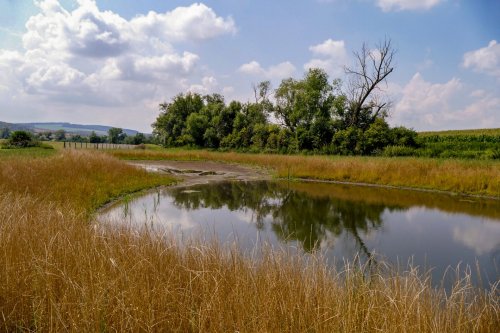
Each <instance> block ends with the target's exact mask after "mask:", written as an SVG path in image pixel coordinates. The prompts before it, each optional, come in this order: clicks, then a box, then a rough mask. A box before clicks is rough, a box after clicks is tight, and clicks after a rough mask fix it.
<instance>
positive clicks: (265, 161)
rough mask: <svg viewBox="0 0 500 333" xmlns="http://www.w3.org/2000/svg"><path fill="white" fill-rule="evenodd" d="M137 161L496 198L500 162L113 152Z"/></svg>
mask: <svg viewBox="0 0 500 333" xmlns="http://www.w3.org/2000/svg"><path fill="white" fill-rule="evenodd" d="M111 154H113V155H114V156H115V157H118V158H121V159H135V160H140V159H143V160H161V159H175V160H215V161H223V162H229V163H244V164H250V165H255V166H260V167H264V168H268V169H270V170H271V171H272V172H273V173H274V174H275V175H276V176H277V177H281V178H287V177H293V178H303V179H318V180H334V181H345V182H354V183H358V182H359V183H369V184H379V185H391V186H400V187H412V188H420V189H430V190H442V191H449V192H454V193H462V194H475V195H485V196H494V197H500V162H498V161H475V160H456V159H430V158H412V157H406V158H383V157H339V156H333V157H332V156H301V155H271V154H241V153H233V152H231V153H220V152H211V151H205V150H163V151H149V150H146V151H113V152H111Z"/></svg>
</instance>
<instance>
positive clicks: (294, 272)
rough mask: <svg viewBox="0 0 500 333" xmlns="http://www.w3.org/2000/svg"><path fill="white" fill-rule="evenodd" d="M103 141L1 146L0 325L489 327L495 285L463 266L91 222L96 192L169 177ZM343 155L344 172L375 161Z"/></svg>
mask: <svg viewBox="0 0 500 333" xmlns="http://www.w3.org/2000/svg"><path fill="white" fill-rule="evenodd" d="M109 153H110V152H108V153H104V152H95V151H92V152H89V151H85V150H71V151H70V150H68V151H62V152H61V151H57V153H56V154H54V155H52V156H46V157H44V158H25V157H26V156H25V157H22V156H21V157H17V158H16V157H11V158H6V159H3V158H0V267H1V268H2V269H1V270H0V281H2V283H1V284H0V331H5V332H11V331H23V332H24V331H26V332H61V331H63V332H64V331H74V332H82V331H100V332H107V331H134V332H136V331H149V332H164V331H172V332H221V331H239V332H304V331H314V332H376V331H383V332H400V331H404V332H497V329H498V327H499V325H500V304H499V302H498V285H495V286H493V287H492V288H491V289H490V290H483V289H476V288H474V287H473V286H472V284H471V282H470V279H469V276H468V275H462V277H461V278H460V279H458V280H457V282H456V284H455V286H454V288H453V289H452V290H451V291H448V292H445V291H444V290H442V289H434V288H433V287H432V282H431V281H430V278H429V275H428V274H425V272H422V271H419V270H418V269H417V268H412V267H408V268H406V269H395V268H391V267H389V266H386V265H381V266H379V267H378V268H377V269H376V270H373V271H371V273H370V275H369V277H368V275H367V269H368V268H367V267H361V266H359V265H357V264H353V263H346V265H345V266H344V268H343V269H341V270H338V271H335V270H332V269H330V268H327V267H326V265H325V264H324V263H323V262H322V259H321V258H319V257H314V256H312V257H311V258H310V260H308V261H307V262H306V261H304V260H302V259H300V258H298V257H295V256H293V255H288V254H287V253H282V252H279V251H276V250H271V249H268V250H263V253H262V256H260V257H259V258H258V259H257V258H254V257H250V256H248V255H245V254H242V253H240V252H238V251H237V250H236V249H234V248H231V247H229V248H228V247H226V246H224V245H221V244H216V243H212V244H206V243H203V242H201V241H197V240H196V239H194V240H191V241H187V244H185V245H184V246H179V244H178V241H176V240H175V239H174V235H169V234H152V233H148V232H147V230H146V231H143V232H137V231H134V232H133V231H131V230H127V229H119V230H117V229H116V228H115V229H112V228H111V227H109V226H106V225H97V224H96V222H95V220H94V218H93V216H94V212H95V211H96V209H97V208H98V207H100V206H102V205H103V204H105V203H106V202H108V201H110V200H112V199H113V198H117V197H119V196H122V195H125V194H127V193H132V192H135V191H138V190H141V189H144V188H149V187H155V186H158V185H167V184H170V183H171V182H172V181H173V180H172V179H171V178H168V177H166V176H161V175H157V174H151V173H147V172H145V171H143V170H140V169H136V168H134V167H132V166H129V165H127V164H125V163H123V162H122V161H119V160H118V159H116V158H114V157H112V156H109ZM111 153H112V154H114V155H116V156H119V157H121V158H125V157H128V158H177V159H190V158H191V159H194V158H197V159H202V158H206V159H217V160H224V161H227V162H243V163H252V164H255V165H262V166H266V167H272V168H276V170H277V172H278V174H279V175H281V176H284V175H285V174H286V172H287V170H288V167H290V168H291V172H293V175H294V176H300V175H304V174H300V173H298V171H299V170H303V171H301V172H306V171H307V170H310V171H309V172H319V171H321V172H324V170H327V169H328V168H330V167H331V165H332V164H331V163H337V161H336V159H331V158H317V157H308V158H307V160H306V162H307V163H306V167H305V168H304V169H298V167H299V166H300V163H304V157H301V156H289V157H287V156H284V157H279V158H277V156H274V155H273V156H266V155H239V154H214V153H207V152H200V151H193V152H185V151H177V152H175V153H171V152H165V151H163V150H158V151H156V152H154V151H146V152H135V151H113V152H111ZM26 154H27V153H26ZM123 154H134V155H132V156H131V155H123ZM135 154H136V155H135ZM155 154H159V155H155ZM172 154H173V155H172ZM35 155H36V154H35ZM243 158H244V159H243ZM309 159H311V160H309ZM356 161H359V162H356ZM402 161H406V160H402ZM340 162H341V164H339V165H343V164H342V163H344V164H345V165H344V168H345V169H344V172H345V170H347V168H352V167H356V166H357V165H355V164H353V163H359V164H360V165H361V162H364V163H368V164H370V163H378V162H372V160H371V159H367V160H366V161H365V160H364V159H354V158H353V159H340ZM410 162H412V160H410V161H408V162H406V163H408V165H410V164H411V163H410ZM427 162H428V163H431V161H427ZM273 163H276V164H273ZM279 163H284V164H283V165H282V166H281V168H279ZM307 165H309V166H308V167H309V168H311V169H307ZM374 165H377V164H374ZM431 165H432V164H431ZM479 165H480V166H483V167H484V164H479ZM486 165H488V164H486ZM312 166H314V167H313V168H312ZM338 167H339V166H337V168H338ZM377 167H381V166H377ZM296 168H297V169H296ZM321 168H325V169H321ZM486 169H487V168H486ZM389 171H390V169H389ZM280 172H281V173H280Z"/></svg>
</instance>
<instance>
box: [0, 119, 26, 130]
mask: <svg viewBox="0 0 500 333" xmlns="http://www.w3.org/2000/svg"><path fill="white" fill-rule="evenodd" d="M2 128H8V129H10V130H11V131H33V127H30V126H25V125H20V124H12V123H6V122H3V121H0V129H2Z"/></svg>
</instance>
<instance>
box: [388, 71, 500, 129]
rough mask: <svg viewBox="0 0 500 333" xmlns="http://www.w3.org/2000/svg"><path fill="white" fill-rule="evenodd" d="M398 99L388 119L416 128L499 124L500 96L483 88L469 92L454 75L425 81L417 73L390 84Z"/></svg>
mask: <svg viewBox="0 0 500 333" xmlns="http://www.w3.org/2000/svg"><path fill="white" fill-rule="evenodd" d="M389 88H390V89H389V90H390V93H392V96H393V98H394V99H395V100H396V101H397V102H396V103H395V107H394V110H393V112H392V117H391V119H390V122H391V123H393V124H395V125H404V126H408V127H413V128H415V129H417V130H429V129H436V130H440V129H443V130H444V129H460V128H462V129H463V128H485V127H491V124H495V123H500V98H499V97H497V96H495V95H494V94H491V93H487V92H485V91H483V90H481V91H479V90H474V91H471V92H469V93H468V94H464V93H463V91H464V90H465V88H466V87H464V85H463V84H462V82H461V81H460V80H459V79H457V78H452V79H450V80H449V81H448V82H445V83H432V82H428V81H425V80H424V78H423V77H422V76H421V75H420V73H416V74H415V75H414V76H413V77H412V79H411V80H410V81H409V82H408V83H407V84H406V85H405V86H404V87H398V86H397V85H394V84H391V85H390V86H389Z"/></svg>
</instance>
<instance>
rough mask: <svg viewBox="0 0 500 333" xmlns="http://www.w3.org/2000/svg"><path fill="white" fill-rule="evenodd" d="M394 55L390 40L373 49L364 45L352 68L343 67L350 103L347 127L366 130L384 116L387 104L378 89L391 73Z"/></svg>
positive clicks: (380, 90)
mask: <svg viewBox="0 0 500 333" xmlns="http://www.w3.org/2000/svg"><path fill="white" fill-rule="evenodd" d="M395 54H396V50H395V49H394V48H393V46H392V43H391V40H390V39H385V40H384V41H383V42H381V43H379V44H377V45H376V48H375V49H370V48H369V47H368V46H367V45H366V44H365V43H363V46H362V47H361V50H360V51H359V52H354V57H355V60H356V65H355V67H353V68H349V67H345V72H346V74H347V75H348V86H347V96H348V100H349V111H348V113H347V118H346V119H345V120H346V125H347V126H355V127H359V128H362V129H366V128H367V127H368V126H369V125H370V124H371V123H373V122H374V121H375V119H376V118H377V117H380V116H385V115H387V110H388V108H389V107H390V102H388V101H387V100H386V99H385V98H384V96H383V94H382V92H383V91H382V89H381V87H380V86H381V84H383V83H385V82H386V78H387V77H388V76H389V74H391V73H392V72H393V70H394V67H393V61H394V55H395Z"/></svg>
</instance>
